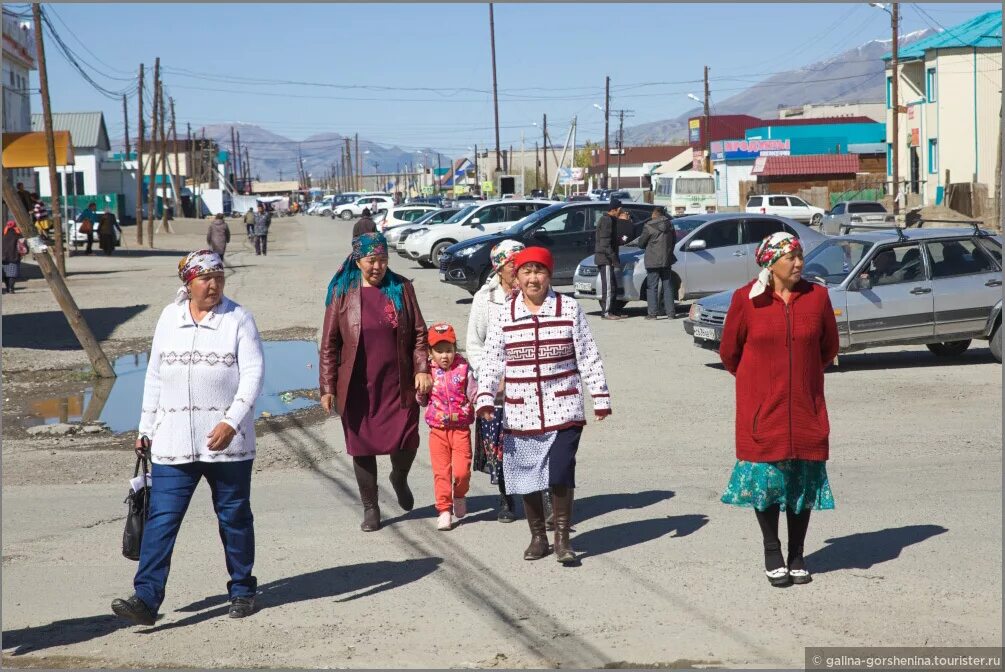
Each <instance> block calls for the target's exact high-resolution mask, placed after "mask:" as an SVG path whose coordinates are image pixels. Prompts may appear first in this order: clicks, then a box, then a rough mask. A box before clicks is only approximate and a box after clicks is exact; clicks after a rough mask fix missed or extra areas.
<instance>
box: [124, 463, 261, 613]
mask: <svg viewBox="0 0 1005 672" xmlns="http://www.w3.org/2000/svg"><path fill="white" fill-rule="evenodd" d="M252 462H253V460H242V461H240V462H189V463H188V464H154V465H153V468H152V470H151V478H152V479H153V487H152V488H151V492H150V516H149V518H147V524H146V528H145V529H144V531H143V543H142V545H141V546H140V565H139V568H138V569H137V570H136V578H134V579H133V587H134V588H135V589H136V595H138V596H139V598H140V599H141V600H143V602H144V603H145V604H146V605H147V606H148V607H150V609H151V610H152V611H153V612H154V613H156V612H157V610H158V609H159V608H160V606H161V602H163V601H164V586H165V584H167V578H168V572H169V571H170V570H171V553H172V552H173V551H174V542H175V539H177V537H178V530H179V529H180V528H181V521H182V519H183V518H184V517H185V511H186V510H187V509H188V503H189V502H190V501H192V495H193V493H195V488H196V486H197V485H199V481H200V479H202V478H203V477H205V478H206V481H207V482H208V483H209V489H210V491H211V492H212V494H213V509H214V510H215V511H216V517H217V519H218V520H219V523H220V539H221V540H222V541H223V552H224V555H225V557H226V559H227V572H228V573H229V574H230V581H228V582H227V592H228V593H229V594H230V598H231V599H233V598H235V597H251V596H253V595H254V594H255V591H256V590H257V589H258V580H257V579H256V578H255V577H254V576H253V575H252V573H251V570H252V567H253V566H254V564H255V526H254V522H255V519H254V516H252V515H251V465H252Z"/></svg>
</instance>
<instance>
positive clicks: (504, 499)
mask: <svg viewBox="0 0 1005 672" xmlns="http://www.w3.org/2000/svg"><path fill="white" fill-rule="evenodd" d="M525 247H526V246H525V245H524V244H523V243H520V242H517V241H515V240H504V241H502V242H500V243H498V244H496V245H495V246H494V247H493V248H492V250H491V251H490V252H489V259H490V260H491V262H492V269H493V271H494V272H493V273H492V275H491V276H489V279H488V281H487V282H486V283H485V285H483V286H482V288H481V289H479V290H478V292H477V293H476V294H475V298H474V299H473V300H472V302H471V314H470V316H469V317H468V332H467V341H466V343H465V348H466V353H465V354H467V358H468V362H469V363H470V364H471V370H472V371H473V372H474V374H475V378H477V377H478V372H479V371H480V370H481V369H482V368H483V364H484V361H483V360H484V358H485V338H486V337H487V336H488V332H489V323H490V322H491V321H492V320H493V319H494V316H495V314H496V313H497V312H498V311H499V310H500V309H501V308H502V305H503V304H504V303H505V302H506V299H508V298H510V297H511V296H512V295H513V294H514V293H515V292H516V291H517V285H516V271H515V270H514V269H513V257H514V256H515V255H516V253H517V252H519V251H520V250H522V249H524V248H525ZM502 426H503V403H502V395H499V396H497V397H496V414H495V417H494V418H493V419H492V420H483V419H482V418H478V419H477V420H476V421H475V450H474V456H473V457H474V459H473V460H472V469H473V470H474V471H482V472H485V473H486V474H488V475H489V477H490V478H491V482H492V483H495V484H497V485H498V486H499V512H498V514H497V515H496V520H498V521H499V522H500V523H512V522H513V521H514V520H516V507H515V506H514V501H513V495H507V494H506V479H505V478H504V477H503V468H502V460H503V447H502Z"/></svg>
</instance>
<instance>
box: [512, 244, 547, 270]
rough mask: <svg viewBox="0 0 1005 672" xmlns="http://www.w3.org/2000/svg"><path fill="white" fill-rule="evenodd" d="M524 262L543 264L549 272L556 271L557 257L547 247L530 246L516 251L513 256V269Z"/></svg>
mask: <svg viewBox="0 0 1005 672" xmlns="http://www.w3.org/2000/svg"><path fill="white" fill-rule="evenodd" d="M524 264H541V265H542V266H544V267H545V268H547V269H548V274H549V275H551V274H552V273H554V272H555V259H554V257H552V256H551V251H550V250H548V248H546V247H528V248H525V249H523V250H521V251H520V252H517V253H516V256H514V257H513V270H517V269H519V268H520V267H521V266H523V265H524Z"/></svg>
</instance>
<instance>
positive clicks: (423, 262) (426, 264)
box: [417, 259, 436, 268]
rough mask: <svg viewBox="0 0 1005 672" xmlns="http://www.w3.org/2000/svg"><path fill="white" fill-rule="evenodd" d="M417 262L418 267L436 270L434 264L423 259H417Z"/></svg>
mask: <svg viewBox="0 0 1005 672" xmlns="http://www.w3.org/2000/svg"><path fill="white" fill-rule="evenodd" d="M417 262H418V264H419V266H422V267H423V268H436V264H434V263H433V262H431V261H426V260H425V259H418V260H417Z"/></svg>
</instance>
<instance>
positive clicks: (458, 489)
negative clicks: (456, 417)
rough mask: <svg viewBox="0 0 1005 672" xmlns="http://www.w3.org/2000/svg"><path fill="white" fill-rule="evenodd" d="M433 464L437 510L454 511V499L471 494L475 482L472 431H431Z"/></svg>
mask: <svg viewBox="0 0 1005 672" xmlns="http://www.w3.org/2000/svg"><path fill="white" fill-rule="evenodd" d="M429 461H430V462H431V463H432V465H433V492H434V494H435V495H436V510H437V511H438V512H439V513H443V512H444V511H450V510H451V508H452V506H453V501H454V497H464V496H465V495H467V494H468V484H469V483H470V482H471V430H470V429H468V428H467V427H465V428H463V429H436V428H435V427H430V428H429Z"/></svg>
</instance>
